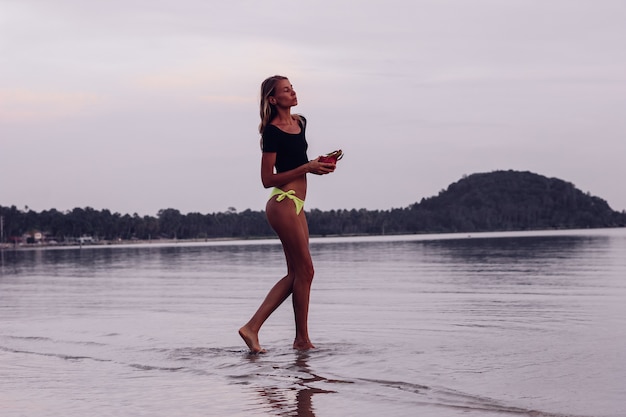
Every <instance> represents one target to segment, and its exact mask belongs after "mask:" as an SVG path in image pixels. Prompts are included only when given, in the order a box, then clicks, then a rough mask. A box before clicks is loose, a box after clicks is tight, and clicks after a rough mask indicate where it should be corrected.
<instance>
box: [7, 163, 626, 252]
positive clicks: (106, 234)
mask: <svg viewBox="0 0 626 417" xmlns="http://www.w3.org/2000/svg"><path fill="white" fill-rule="evenodd" d="M287 204H289V202H287ZM0 216H2V217H3V233H2V237H1V239H2V241H3V242H7V241H9V242H11V241H12V242H17V241H23V239H24V236H26V239H27V240H29V241H31V242H32V241H33V240H36V238H35V236H44V237H45V240H48V241H50V240H54V241H57V242H71V241H73V240H74V239H76V238H78V237H81V236H90V237H93V238H95V239H98V240H119V239H122V240H131V239H140V240H147V239H162V238H167V239H172V238H174V239H208V238H219V237H229V238H232V237H234V238H248V237H264V236H273V235H274V233H273V231H272V230H271V228H270V227H269V225H268V224H267V221H266V219H265V214H264V213H263V212H262V211H252V210H245V211H243V212H240V213H237V212H236V211H234V210H229V211H228V212H226V213H210V214H202V213H188V214H182V213H180V211H178V210H176V209H173V208H168V209H164V210H160V211H159V213H158V214H157V216H156V217H153V216H143V217H141V216H139V215H137V214H134V215H132V216H131V215H128V214H125V215H121V214H119V213H111V212H110V211H109V210H101V211H99V210H94V209H92V208H90V207H87V208H84V209H82V208H75V209H73V210H71V211H67V212H60V211H58V210H56V209H50V210H44V211H42V212H40V213H38V212H35V211H32V210H28V209H25V210H24V211H22V210H19V209H17V208H16V207H15V206H11V207H2V206H0ZM307 216H308V220H309V229H310V232H311V235H313V236H315V235H321V236H324V235H359V234H406V233H447V232H483V231H513V230H542V229H555V228H557V229H575V228H598V227H623V226H624V225H625V224H626V212H624V211H622V212H617V211H614V210H612V209H611V208H610V207H609V205H608V204H607V202H606V201H604V200H602V199H601V198H598V197H594V196H591V195H589V194H588V193H583V192H582V191H580V190H579V189H577V188H576V187H575V186H574V185H573V184H571V183H568V182H565V181H563V180H560V179H557V178H547V177H544V176H542V175H538V174H534V173H531V172H519V171H495V172H490V173H480V174H473V175H470V176H467V177H464V178H462V179H461V180H459V181H458V182H455V183H453V184H451V185H450V186H448V188H447V189H446V190H442V191H441V192H440V193H439V195H437V196H433V197H430V198H425V199H422V200H421V201H420V202H419V203H415V204H413V205H411V206H409V207H406V208H400V209H390V210H382V211H381V210H373V211H372V210H366V209H361V210H330V211H321V210H316V209H313V210H310V211H309V212H308V213H307ZM37 232H39V233H37ZM29 237H30V238H29Z"/></svg>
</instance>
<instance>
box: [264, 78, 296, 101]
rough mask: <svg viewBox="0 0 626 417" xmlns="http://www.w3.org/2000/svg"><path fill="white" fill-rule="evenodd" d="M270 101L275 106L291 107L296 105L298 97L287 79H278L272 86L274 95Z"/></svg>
mask: <svg viewBox="0 0 626 417" xmlns="http://www.w3.org/2000/svg"><path fill="white" fill-rule="evenodd" d="M270 103H272V104H273V105H275V106H277V107H293V106H297V105H298V97H297V96H296V91H295V90H294V89H293V86H292V85H291V83H290V82H289V80H280V81H278V83H277V84H276V88H274V95H273V96H272V97H271V99H270Z"/></svg>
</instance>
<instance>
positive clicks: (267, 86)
mask: <svg viewBox="0 0 626 417" xmlns="http://www.w3.org/2000/svg"><path fill="white" fill-rule="evenodd" d="M286 79H287V77H284V76H282V75H274V76H271V77H269V78H267V79H265V81H263V83H261V100H260V107H261V108H260V114H261V123H260V124H259V133H261V134H263V131H264V130H265V127H266V126H267V125H268V124H269V123H270V122H271V121H272V119H273V118H274V116H276V106H274V105H273V104H270V97H272V96H273V95H274V89H275V88H276V84H277V83H278V82H279V81H281V80H286Z"/></svg>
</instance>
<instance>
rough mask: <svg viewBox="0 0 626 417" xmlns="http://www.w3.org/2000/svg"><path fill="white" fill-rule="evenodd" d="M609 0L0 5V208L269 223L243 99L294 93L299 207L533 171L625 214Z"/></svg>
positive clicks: (252, 122) (384, 206) (623, 28)
mask: <svg viewBox="0 0 626 417" xmlns="http://www.w3.org/2000/svg"><path fill="white" fill-rule="evenodd" d="M624 22H626V2H625V1H623V0H380V1H379V0H376V1H369V0H362V1H358V2H355V1H353V0H332V1H328V0H318V1H314V2H299V1H294V0H291V1H281V0H265V1H254V0H249V1H243V0H230V1H221V2H217V1H215V2H214V1H206V0H175V1H174V0H107V1H84V0H55V1H49V0H0V205H2V206H12V205H15V206H17V207H18V208H19V209H20V210H25V209H26V207H28V208H29V209H30V210H35V211H42V210H48V209H52V208H54V209H57V210H60V211H66V210H71V209H73V208H75V207H83V208H84V207H91V208H94V209H97V210H102V209H108V210H111V212H118V213H121V214H135V213H137V214H139V215H141V216H144V215H151V216H153V215H156V214H157V213H158V211H159V210H160V209H166V208H174V209H178V210H180V211H181V212H182V213H189V212H199V213H215V212H224V211H227V210H232V209H235V210H237V211H238V212H241V211H244V210H246V209H251V210H255V211H257V210H264V208H265V201H266V200H267V198H268V196H269V190H266V189H264V188H263V186H262V184H261V180H260V160H261V152H260V148H259V134H258V131H257V127H258V123H259V110H258V99H259V89H260V84H261V82H262V81H263V79H265V78H266V77H268V76H271V75H274V74H280V75H285V76H287V77H289V79H290V81H291V83H292V84H293V86H294V89H295V90H296V92H297V94H298V100H299V105H298V106H297V107H295V108H294V109H293V112H294V113H300V114H303V115H304V116H306V118H307V120H308V127H307V140H308V143H309V158H311V159H313V158H315V157H316V156H318V155H321V154H324V153H327V152H330V151H333V150H335V149H338V148H340V149H342V150H343V151H344V153H345V157H344V159H343V160H341V161H340V162H339V164H338V167H337V170H336V172H335V173H333V174H330V175H325V176H314V175H309V191H308V195H307V202H306V207H307V208H308V209H313V208H317V209H321V210H332V209H362V208H364V209H368V210H389V209H392V208H401V207H408V206H410V205H411V204H413V203H416V202H419V201H420V200H421V199H422V198H428V197H431V196H434V195H437V194H438V193H439V192H440V191H441V190H443V189H446V188H447V187H448V185H450V184H451V183H454V182H456V181H459V180H460V179H461V178H463V176H465V175H470V174H473V173H479V172H491V171H495V170H509V169H512V170H519V171H531V172H534V173H537V174H540V175H544V176H547V177H556V178H560V179H562V180H565V181H567V182H571V183H572V184H574V185H575V186H576V187H577V188H579V189H581V190H582V191H583V192H586V193H587V192H588V193H590V194H591V195H594V196H598V197H600V198H603V199H605V200H606V201H607V202H608V203H609V205H610V206H611V208H613V209H614V210H619V211H622V210H625V209H626V191H625V190H626V188H625V187H624V179H626V163H624V157H625V156H626V137H625V136H626V117H625V110H626V25H624Z"/></svg>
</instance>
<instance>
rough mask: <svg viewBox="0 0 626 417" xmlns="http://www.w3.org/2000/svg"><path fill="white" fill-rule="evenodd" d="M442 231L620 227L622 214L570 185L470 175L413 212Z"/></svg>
mask: <svg viewBox="0 0 626 417" xmlns="http://www.w3.org/2000/svg"><path fill="white" fill-rule="evenodd" d="M411 211H412V212H413V213H414V215H415V217H416V218H420V217H422V219H423V220H424V221H425V220H427V219H432V220H431V224H432V225H437V227H441V228H442V229H443V230H446V231H459V232H467V231H490V230H530V229H553V228H560V229H572V228H597V227H616V226H624V224H625V223H626V213H624V212H621V213H619V212H616V211H614V210H612V209H611V208H610V207H609V205H608V204H607V202H606V201H604V200H603V199H601V198H598V197H594V196H591V195H589V194H588V193H583V192H582V191H580V190H579V189H577V188H576V187H575V186H574V185H573V184H571V183H569V182H565V181H563V180H560V179H557V178H547V177H544V176H542V175H538V174H534V173H531V172H519V171H495V172H491V173H481V174H473V175H470V176H468V177H464V178H463V179H461V180H460V181H458V182H455V183H453V184H451V185H450V186H449V187H448V189H447V190H445V191H442V192H441V193H439V195H438V196H436V197H431V198H428V199H423V200H422V201H421V202H420V203H419V204H415V205H413V206H412V207H411Z"/></svg>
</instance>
